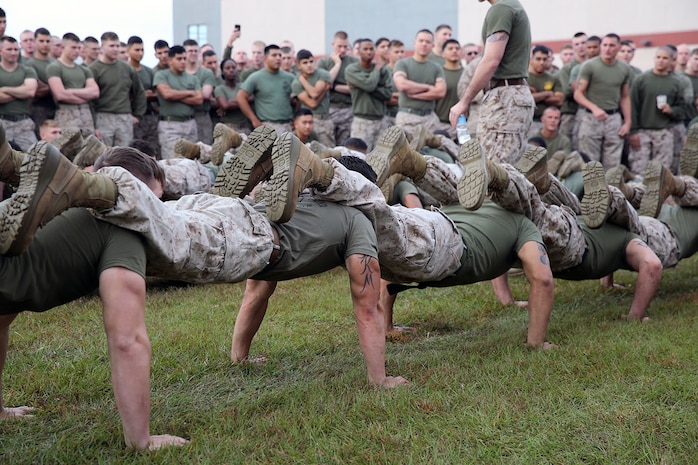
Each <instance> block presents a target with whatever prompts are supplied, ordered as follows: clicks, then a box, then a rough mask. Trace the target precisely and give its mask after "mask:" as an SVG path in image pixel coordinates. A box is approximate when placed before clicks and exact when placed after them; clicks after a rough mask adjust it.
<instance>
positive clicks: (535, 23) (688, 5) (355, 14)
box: [173, 0, 698, 57]
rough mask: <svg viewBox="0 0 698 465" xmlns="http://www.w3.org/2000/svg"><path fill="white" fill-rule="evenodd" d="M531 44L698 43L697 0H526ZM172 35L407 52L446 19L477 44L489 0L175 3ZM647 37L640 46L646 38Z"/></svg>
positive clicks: (317, 49) (319, 50) (316, 49)
mask: <svg viewBox="0 0 698 465" xmlns="http://www.w3.org/2000/svg"><path fill="white" fill-rule="evenodd" d="M522 4H523V5H524V7H525V8H526V11H527V13H528V15H529V18H530V20H531V27H532V35H533V41H534V43H545V44H547V45H550V46H552V47H553V49H554V50H556V51H557V50H558V49H559V46H560V45H561V44H562V43H566V42H569V40H570V38H571V37H572V35H573V34H574V33H575V32H577V31H585V32H587V33H588V34H596V35H604V34H606V33H608V32H616V33H617V34H619V35H621V36H622V37H629V38H632V39H634V40H635V41H636V42H637V45H638V56H639V57H643V56H645V55H648V56H651V54H652V53H653V51H652V50H653V49H654V48H655V47H656V46H657V45H662V44H664V43H668V42H672V43H677V44H678V43H683V42H685V43H689V44H698V23H696V18H698V0H666V1H663V2H657V1H656V0H587V1H584V2H581V1H579V0H554V1H550V0H522ZM173 7H174V8H173V9H174V37H175V42H179V43H181V41H182V40H184V38H186V37H185V35H186V25H187V24H191V23H193V22H194V21H197V22H198V21H210V23H209V26H210V27H209V31H210V32H209V36H210V39H209V42H211V43H213V44H214V45H215V46H217V47H220V49H221V50H222V47H223V46H224V43H225V41H226V40H227V38H228V36H229V34H230V31H231V30H232V28H233V25H234V24H241V25H242V36H241V38H240V39H239V41H238V42H237V43H236V44H235V46H236V47H238V48H244V49H246V50H249V49H250V45H251V44H252V42H253V41H254V40H258V39H260V40H263V41H265V42H267V43H279V42H281V41H282V40H286V39H287V40H291V41H292V42H293V43H294V45H295V47H296V50H298V49H300V48H307V49H309V50H311V51H312V52H313V53H315V54H317V55H323V54H326V53H330V51H331V49H330V43H331V42H332V36H333V35H334V32H335V31H337V30H344V31H346V32H347V33H348V34H349V38H350V40H354V39H357V38H359V37H370V38H373V39H374V40H375V39H377V38H378V37H381V36H386V37H389V38H391V39H393V38H395V39H400V40H402V41H403V42H405V44H406V46H407V48H408V49H410V48H412V42H413V38H414V35H415V33H416V32H417V30H419V29H422V28H425V27H426V28H429V29H434V28H435V27H436V26H437V25H438V24H441V23H447V24H450V25H451V26H452V27H453V32H454V37H455V38H457V39H458V40H460V41H461V42H462V43H464V42H475V43H478V42H480V31H481V28H482V21H483V19H484V17H485V14H486V13H487V10H488V9H489V7H490V5H489V3H487V2H484V3H481V2H478V1H476V0H431V1H429V2H425V1H424V0H352V1H346V0H294V1H290V0H196V1H194V0H173ZM643 41H644V42H645V43H646V42H649V45H647V48H646V49H643V48H642V47H643V45H642V42H643Z"/></svg>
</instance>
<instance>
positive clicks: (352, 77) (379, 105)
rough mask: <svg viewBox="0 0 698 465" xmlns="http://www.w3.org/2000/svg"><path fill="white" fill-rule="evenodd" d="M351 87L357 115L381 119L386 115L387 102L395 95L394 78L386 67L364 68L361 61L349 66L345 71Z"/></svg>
mask: <svg viewBox="0 0 698 465" xmlns="http://www.w3.org/2000/svg"><path fill="white" fill-rule="evenodd" d="M344 77H345V78H346V80H347V82H348V83H350V84H351V85H352V87H351V90H350V91H351V108H352V113H354V115H355V116H358V117H360V118H365V119H372V120H380V119H383V116H384V115H385V102H387V101H388V100H390V98H391V97H392V96H393V89H394V87H393V80H392V75H391V73H390V71H388V70H387V69H386V68H385V67H383V68H380V69H378V68H376V66H375V65H372V66H371V69H364V68H362V67H361V65H360V64H359V63H353V64H351V65H349V66H347V69H346V71H345V73H344Z"/></svg>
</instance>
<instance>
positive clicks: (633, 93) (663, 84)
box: [630, 70, 685, 133]
mask: <svg viewBox="0 0 698 465" xmlns="http://www.w3.org/2000/svg"><path fill="white" fill-rule="evenodd" d="M658 95H666V103H668V104H669V106H670V107H671V114H669V115H667V114H666V113H663V112H661V111H660V110H659V109H658V108H657V96H658ZM630 105H631V108H632V111H631V115H632V124H631V125H630V131H631V133H634V132H637V130H639V129H668V128H671V127H672V126H674V125H676V123H678V122H680V121H682V120H683V119H684V116H685V101H684V99H683V87H682V86H681V83H680V82H679V81H678V80H677V79H676V78H674V76H672V75H670V74H667V75H666V76H659V75H657V74H654V72H652V70H649V71H646V72H644V73H642V74H641V75H639V76H638V77H636V78H635V79H634V80H633V84H632V86H630Z"/></svg>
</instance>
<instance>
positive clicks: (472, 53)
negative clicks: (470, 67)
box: [465, 52, 477, 56]
mask: <svg viewBox="0 0 698 465" xmlns="http://www.w3.org/2000/svg"><path fill="white" fill-rule="evenodd" d="M465 54H466V55H468V56H473V55H477V52H465Z"/></svg>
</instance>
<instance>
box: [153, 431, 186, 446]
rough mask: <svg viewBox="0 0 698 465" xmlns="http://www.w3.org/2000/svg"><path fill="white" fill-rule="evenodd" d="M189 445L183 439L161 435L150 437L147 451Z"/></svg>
mask: <svg viewBox="0 0 698 465" xmlns="http://www.w3.org/2000/svg"><path fill="white" fill-rule="evenodd" d="M186 444H189V441H187V440H186V439H184V438H180V437H179V436H171V435H169V434H161V435H159V436H150V443H149V444H148V450H160V449H162V448H163V447H172V446H176V447H182V446H184V445H186Z"/></svg>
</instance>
